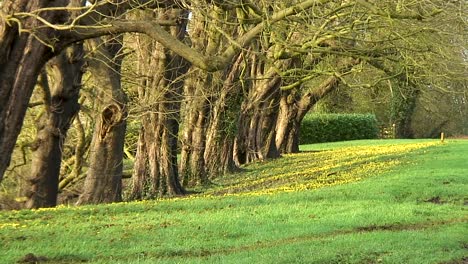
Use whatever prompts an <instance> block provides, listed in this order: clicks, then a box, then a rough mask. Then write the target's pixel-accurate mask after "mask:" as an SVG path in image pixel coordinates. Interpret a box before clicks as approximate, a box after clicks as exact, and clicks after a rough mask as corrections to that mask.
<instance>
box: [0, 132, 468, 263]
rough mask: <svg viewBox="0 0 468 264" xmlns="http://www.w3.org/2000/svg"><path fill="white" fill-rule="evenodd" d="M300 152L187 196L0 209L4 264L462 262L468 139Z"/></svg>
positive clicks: (467, 232) (467, 233) (466, 245)
mask: <svg viewBox="0 0 468 264" xmlns="http://www.w3.org/2000/svg"><path fill="white" fill-rule="evenodd" d="M302 150H304V151H305V152H303V153H300V154H295V155H285V157H283V158H281V159H278V160H274V161H269V162H262V163H256V164H252V165H250V166H247V167H245V168H244V170H243V172H241V173H237V174H233V175H228V176H225V177H223V178H220V179H218V180H216V181H215V182H214V184H213V186H211V187H210V188H209V189H207V190H205V192H204V193H202V194H198V195H194V196H191V197H186V198H176V199H170V200H160V201H144V202H136V203H120V204H112V205H100V206H83V207H78V208H66V207H61V208H58V209H47V210H35V211H27V210H24V211H13V212H1V213H0V263H15V262H17V261H19V260H26V259H25V258H27V257H25V256H26V255H27V254H28V253H32V255H29V260H39V261H41V260H42V261H44V263H81V262H85V263H417V264H420V263H467V261H468V225H467V223H468V214H467V210H466V209H467V207H466V205H467V203H468V195H467V194H468V187H467V186H468V185H467V183H468V140H450V141H448V142H447V143H444V144H441V143H439V142H437V141H435V140H417V141H407V140H405V141H399V140H385V141H382V140H373V141H367V140H366V141H350V142H338V143H330V144H316V145H309V146H303V147H302ZM30 263H32V262H30Z"/></svg>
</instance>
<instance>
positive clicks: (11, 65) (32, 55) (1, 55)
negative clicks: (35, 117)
mask: <svg viewBox="0 0 468 264" xmlns="http://www.w3.org/2000/svg"><path fill="white" fill-rule="evenodd" d="M67 2H68V1H54V2H50V1H45V0H41V1H39V0H38V1H28V0H17V1H4V2H3V6H2V7H1V12H2V17H0V150H1V151H2V155H0V181H1V180H2V178H3V175H4V173H5V170H6V169H7V167H8V165H9V163H10V159H11V153H12V152H13V149H14V147H15V143H16V140H17V138H18V135H19V132H20V130H21V126H22V123H23V120H24V116H25V114H26V110H27V108H28V103H29V99H30V97H31V95H32V91H33V89H34V87H35V85H36V81H37V77H38V76H39V73H40V71H41V69H42V68H43V66H44V64H45V63H46V62H47V61H48V60H49V59H50V58H52V56H53V55H54V54H53V52H52V50H51V49H50V48H49V47H47V46H45V45H43V43H41V41H40V39H38V36H41V38H42V39H45V40H46V41H47V40H48V39H52V33H53V30H51V29H49V28H47V27H41V28H37V29H35V30H34V32H35V35H33V34H29V33H26V32H19V28H18V24H17V23H15V22H11V21H10V22H7V21H5V20H4V17H3V14H13V13H18V12H26V13H29V12H31V11H34V10H37V9H39V8H46V7H51V6H52V5H57V6H65V5H66V3H67ZM41 15H42V17H43V18H44V19H46V20H48V21H63V19H66V18H64V17H63V14H61V13H59V12H44V13H42V14H41ZM40 25H41V23H40V22H39V21H37V20H34V19H33V18H27V19H24V20H22V21H21V27H22V28H23V29H32V28H36V27H38V26H40Z"/></svg>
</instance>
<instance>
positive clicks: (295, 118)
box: [276, 76, 339, 153]
mask: <svg viewBox="0 0 468 264" xmlns="http://www.w3.org/2000/svg"><path fill="white" fill-rule="evenodd" d="M338 84H339V79H338V78H337V77H335V76H331V77H328V78H327V79H326V80H324V81H323V82H322V83H321V84H320V86H319V87H318V88H316V89H314V90H313V91H311V92H308V93H305V94H304V95H302V96H300V95H299V91H296V90H286V91H282V94H281V100H280V111H279V115H278V120H277V123H276V147H277V148H278V150H279V151H280V152H281V153H297V152H299V132H300V125H301V122H302V120H303V119H304V116H305V115H306V114H307V112H309V110H310V109H311V108H312V107H313V106H314V105H315V104H316V103H317V102H318V101H319V100H320V99H321V98H323V97H325V96H326V95H327V94H329V93H330V92H332V91H333V90H334V89H335V88H336V87H338Z"/></svg>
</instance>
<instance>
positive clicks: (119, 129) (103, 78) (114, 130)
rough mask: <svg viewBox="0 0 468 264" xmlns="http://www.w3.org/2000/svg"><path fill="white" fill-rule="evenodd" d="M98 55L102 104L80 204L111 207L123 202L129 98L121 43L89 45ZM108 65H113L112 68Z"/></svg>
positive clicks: (94, 70)
mask: <svg viewBox="0 0 468 264" xmlns="http://www.w3.org/2000/svg"><path fill="white" fill-rule="evenodd" d="M89 44H90V46H91V47H92V49H93V50H97V51H98V53H97V54H96V55H95V57H94V58H92V59H91V60H90V61H89V66H90V68H91V69H92V73H93V76H94V78H95V79H96V82H97V83H98V84H99V85H100V86H101V92H100V95H99V97H100V100H101V102H102V106H101V110H100V115H99V117H98V118H97V122H96V126H95V130H94V134H93V139H92V142H91V147H90V151H91V156H90V160H89V169H88V172H87V176H86V180H85V183H84V187H83V192H82V194H81V195H80V198H79V200H78V204H88V203H95V204H96V203H110V202H118V201H121V200H122V197H121V192H122V169H123V166H122V162H123V155H124V149H123V148H124V141H125V130H126V117H127V109H126V103H127V98H126V95H125V93H124V91H123V90H122V87H121V80H120V79H121V76H120V70H121V69H120V66H121V61H122V58H121V57H120V55H119V51H120V50H121V47H122V46H121V40H118V39H117V40H114V41H110V42H108V43H105V44H103V43H101V42H100V41H98V40H93V41H90V42H89ZM109 65H112V67H110V66H109Z"/></svg>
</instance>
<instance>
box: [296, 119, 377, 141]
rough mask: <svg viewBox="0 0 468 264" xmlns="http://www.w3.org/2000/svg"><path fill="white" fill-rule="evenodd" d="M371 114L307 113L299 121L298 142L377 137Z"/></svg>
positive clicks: (375, 123) (375, 121)
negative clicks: (300, 121)
mask: <svg viewBox="0 0 468 264" xmlns="http://www.w3.org/2000/svg"><path fill="white" fill-rule="evenodd" d="M378 135H379V127H378V124H377V119H376V117H375V115H372V114H309V115H306V116H305V117H304V120H303V121H302V123H301V130H300V138H299V142H300V144H312V143H319V142H332V141H344V140H354V139H372V138H378Z"/></svg>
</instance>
